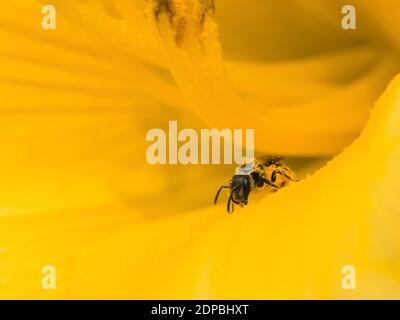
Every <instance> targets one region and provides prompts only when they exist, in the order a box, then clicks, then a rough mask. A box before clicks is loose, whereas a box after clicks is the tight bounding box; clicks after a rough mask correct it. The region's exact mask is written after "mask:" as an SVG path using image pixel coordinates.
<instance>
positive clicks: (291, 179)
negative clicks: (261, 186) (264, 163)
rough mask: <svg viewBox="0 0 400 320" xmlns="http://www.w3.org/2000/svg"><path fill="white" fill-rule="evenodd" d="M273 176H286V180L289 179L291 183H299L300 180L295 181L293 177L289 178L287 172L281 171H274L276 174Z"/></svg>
mask: <svg viewBox="0 0 400 320" xmlns="http://www.w3.org/2000/svg"><path fill="white" fill-rule="evenodd" d="M272 174H273V175H276V174H280V175H281V176H284V177H285V178H286V179H289V180H290V181H295V182H297V181H299V179H293V178H292V177H291V176H289V175H288V174H286V173H285V172H283V171H281V170H274V172H272Z"/></svg>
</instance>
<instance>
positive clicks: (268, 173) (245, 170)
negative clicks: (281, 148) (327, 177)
mask: <svg viewBox="0 0 400 320" xmlns="http://www.w3.org/2000/svg"><path fill="white" fill-rule="evenodd" d="M290 181H297V179H296V178H295V175H294V172H293V171H292V170H291V169H290V168H289V167H287V166H286V165H284V164H283V162H282V158H277V157H269V158H258V159H254V160H252V161H249V162H246V163H245V164H243V165H242V166H240V167H238V168H236V170H235V175H234V176H233V177H232V179H231V180H230V181H229V185H228V186H221V187H220V188H219V189H218V191H217V194H216V195H215V199H214V204H216V203H217V201H218V197H219V194H220V193H221V191H222V189H230V194H229V198H228V202H227V211H228V212H229V213H231V212H233V210H234V204H237V205H240V206H242V207H243V206H245V205H247V203H248V199H249V194H250V192H251V191H252V190H254V189H268V190H269V191H276V190H278V189H280V188H282V187H284V186H285V185H286V184H287V183H288V182H290Z"/></svg>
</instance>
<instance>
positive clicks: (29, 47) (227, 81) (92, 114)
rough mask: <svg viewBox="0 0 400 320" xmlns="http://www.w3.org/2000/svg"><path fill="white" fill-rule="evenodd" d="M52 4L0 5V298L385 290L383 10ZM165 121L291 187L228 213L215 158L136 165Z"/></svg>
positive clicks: (386, 41) (388, 64)
mask: <svg viewBox="0 0 400 320" xmlns="http://www.w3.org/2000/svg"><path fill="white" fill-rule="evenodd" d="M52 2H53V4H54V6H55V7H56V9H57V28H56V30H48V31H45V30H43V29H41V27H40V21H41V18H42V15H41V8H42V5H43V3H41V2H39V1H35V0H14V1H7V2H5V3H4V4H2V8H3V10H2V11H1V12H0V39H1V45H0V112H1V128H2V129H1V146H2V157H1V166H0V173H1V175H0V176H1V181H2V183H1V185H0V208H1V216H0V289H1V290H0V297H1V298H48V299H52V298H171V299H172V298H241V299H246V298H257V299H263V298H400V272H399V270H400V268H399V267H400V256H399V252H400V237H399V236H398V234H397V229H398V228H399V226H400V218H399V217H400V202H399V201H398V199H397V193H398V190H399V188H400V183H399V181H400V167H399V165H398V164H399V163H400V78H399V77H396V78H395V79H394V80H392V79H393V77H394V76H395V75H396V74H397V73H398V72H399V66H400V59H399V50H400V41H399V39H400V38H399V30H400V22H399V20H398V16H399V13H400V5H399V4H398V2H397V1H395V0H393V1H391V0H388V1H378V0H369V1H366V0H363V1H353V3H354V5H355V7H356V8H357V21H358V22H357V29H356V30H343V29H342V26H341V23H340V20H341V18H342V15H341V8H342V7H343V5H344V4H346V3H345V2H344V1H334V0H331V1H323V2H322V1H320V3H318V4H317V3H316V2H315V1H313V0H306V1H304V0H303V1H301V0H297V1H292V2H291V7H288V6H287V5H283V4H282V1H278V0H276V1H268V2H265V1H263V0H252V1H245V0H229V1H228V0H219V1H217V3H216V4H215V7H214V3H213V2H212V1H211V0H171V1H156V0H149V1H144V0H101V1H100V0H68V1H67V0H53V1H52ZM390 82H391V83H390ZM389 83H390V85H389ZM386 87H388V88H387V89H386V92H385V93H384V94H383V96H381V98H380V99H379V101H378V103H377V104H376V105H375V107H374V108H373V112H372V115H371V116H370V109H371V108H372V106H373V103H374V101H375V100H377V99H378V97H379V96H380V95H381V94H382V92H383V91H384V90H385V88H386ZM169 120H178V121H179V124H180V125H182V127H190V128H196V129H199V128H206V127H216V128H223V127H228V128H254V129H255V132H256V149H257V151H258V152H260V153H264V154H277V155H285V156H288V157H289V158H288V161H289V162H292V163H293V164H294V166H296V167H297V168H298V171H299V173H300V175H302V176H303V177H305V176H306V175H307V178H306V179H303V180H302V181H301V182H299V183H296V184H293V185H291V186H290V187H288V188H286V189H284V190H281V191H280V192H277V193H275V194H272V195H268V196H266V197H264V198H262V199H260V200H259V201H255V202H252V203H251V204H250V205H248V206H247V207H246V208H243V209H240V210H237V211H235V214H233V215H227V214H226V213H225V211H224V206H222V205H221V206H215V207H214V206H212V205H211V202H212V199H213V196H214V193H215V191H216V189H217V187H218V186H219V185H220V184H222V183H224V182H226V181H227V180H228V179H229V178H230V176H231V175H232V174H233V168H232V166H211V165H210V166H205V165H204V166H203V165H198V166H181V165H176V166H173V165H170V166H162V165H159V166H151V165H149V164H148V163H147V162H146V158H145V152H146V148H147V146H148V145H147V143H146V141H145V135H146V132H147V130H149V129H150V128H155V127H162V128H165V127H166V126H167V124H168V121H169ZM367 121H368V123H367ZM366 123H367V125H366ZM360 134H361V135H360ZM358 136H359V137H358ZM356 137H358V138H357V139H356V140H355V141H353V140H354V139H355V138H356ZM345 147H348V148H346V149H344V148H345ZM343 149H344V151H343ZM338 154H339V155H338ZM306 156H307V158H306V159H305V158H302V157H306ZM333 156H335V157H334V158H333V159H332V160H331V161H330V162H328V163H327V164H323V162H324V161H325V160H324V159H327V158H330V157H333ZM318 167H322V168H321V169H320V170H318V171H316V172H314V171H315V169H316V168H318ZM46 265H52V266H54V267H55V270H56V275H57V277H56V279H57V281H56V284H57V285H56V289H55V290H51V289H50V290H45V289H43V288H42V286H41V282H42V280H43V274H42V273H41V270H42V268H43V266H46ZM346 265H351V266H354V268H355V269H356V271H357V273H356V275H357V277H356V279H357V282H356V283H357V287H356V289H355V290H344V289H343V287H342V285H341V283H342V280H343V276H344V275H343V274H342V272H341V271H342V268H343V266H346Z"/></svg>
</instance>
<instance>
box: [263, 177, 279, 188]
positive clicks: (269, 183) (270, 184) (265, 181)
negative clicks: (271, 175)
mask: <svg viewBox="0 0 400 320" xmlns="http://www.w3.org/2000/svg"><path fill="white" fill-rule="evenodd" d="M261 179H262V181H264V183H266V184H267V185H269V186H271V187H274V188H277V189H279V187H278V186H277V185H275V184H273V183H272V182H271V181H269V180H268V179H266V178H264V177H262V178H261Z"/></svg>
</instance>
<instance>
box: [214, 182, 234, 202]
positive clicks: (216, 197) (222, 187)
mask: <svg viewBox="0 0 400 320" xmlns="http://www.w3.org/2000/svg"><path fill="white" fill-rule="evenodd" d="M224 188H226V189H229V188H231V187H230V186H221V187H220V188H219V189H218V191H217V194H216V195H215V198H214V204H217V201H218V197H219V194H220V193H221V191H222V189H224Z"/></svg>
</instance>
